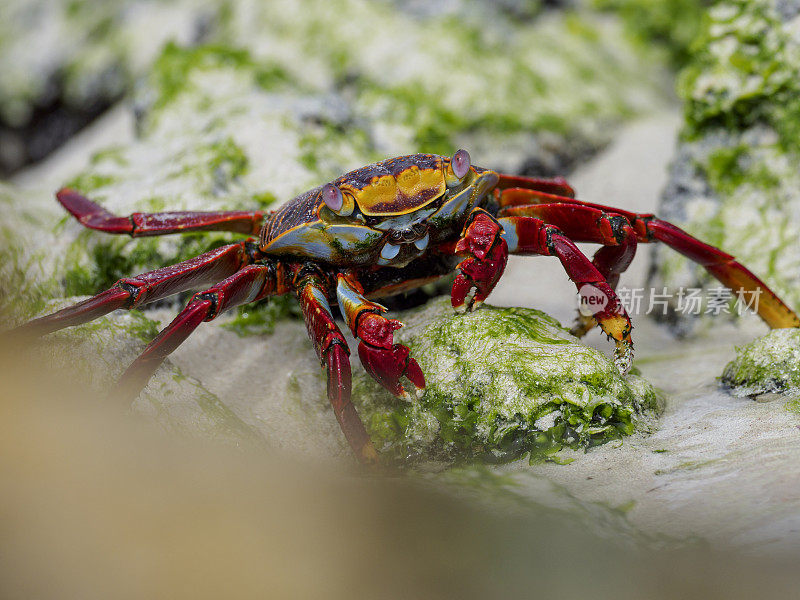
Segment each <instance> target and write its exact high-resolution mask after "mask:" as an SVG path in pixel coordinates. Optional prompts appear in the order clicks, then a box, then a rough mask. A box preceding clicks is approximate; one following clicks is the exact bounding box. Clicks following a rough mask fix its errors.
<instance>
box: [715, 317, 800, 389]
mask: <svg viewBox="0 0 800 600" xmlns="http://www.w3.org/2000/svg"><path fill="white" fill-rule="evenodd" d="M722 382H723V383H724V384H725V385H727V386H729V387H730V388H731V389H732V390H733V391H734V393H736V394H737V395H741V396H747V395H755V394H763V393H769V392H794V393H800V329H774V330H772V331H770V332H769V333H768V334H767V335H765V336H764V337H762V338H759V339H757V340H755V341H753V342H751V343H749V344H747V345H746V346H743V347H741V348H737V349H736V358H735V359H734V360H732V361H731V362H730V363H728V365H727V366H726V367H725V371H724V372H723V373H722Z"/></svg>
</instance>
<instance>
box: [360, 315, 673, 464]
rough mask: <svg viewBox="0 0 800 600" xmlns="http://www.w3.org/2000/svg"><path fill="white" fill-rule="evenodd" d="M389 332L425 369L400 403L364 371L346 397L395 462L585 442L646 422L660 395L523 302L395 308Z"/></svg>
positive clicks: (490, 456) (536, 454)
mask: <svg viewBox="0 0 800 600" xmlns="http://www.w3.org/2000/svg"><path fill="white" fill-rule="evenodd" d="M401 318H402V319H404V321H405V322H406V323H407V326H406V327H405V328H403V329H401V330H399V331H398V332H397V333H396V334H395V335H396V339H397V341H399V342H401V343H405V344H407V345H408V346H409V348H411V351H412V355H413V356H414V357H415V358H416V360H417V361H418V362H419V364H420V367H421V368H422V370H423V372H424V373H425V376H426V383H427V387H426V390H425V394H424V395H423V396H422V397H421V398H420V399H414V400H411V401H403V400H398V399H397V398H394V397H393V396H391V395H390V394H388V393H387V392H385V391H384V390H383V389H382V388H381V387H380V386H378V384H376V383H375V382H374V381H373V380H372V379H371V378H369V377H368V376H367V375H366V374H364V373H363V371H359V372H358V373H357V374H356V376H355V378H354V392H353V395H354V402H355V403H356V406H357V407H358V409H359V411H360V413H361V415H362V416H363V418H364V420H365V422H366V424H367V428H368V430H369V431H370V433H371V435H372V437H373V439H374V440H375V441H376V443H377V445H378V448H379V450H380V451H381V452H383V453H384V454H386V455H388V456H391V457H394V458H395V459H402V460H404V461H407V460H411V461H414V460H421V459H431V458H433V459H438V460H444V461H459V460H464V459H476V458H477V459H482V460H487V461H491V462H496V461H500V462H502V461H508V460H512V459H515V458H518V457H520V456H522V455H525V454H529V455H530V457H531V460H537V459H542V458H544V457H546V456H548V455H551V454H552V453H553V452H556V451H557V450H559V449H561V448H564V447H570V448H586V447H590V446H593V445H597V444H600V443H603V442H606V441H608V440H611V439H618V438H620V437H622V436H625V435H629V434H631V433H633V431H634V430H635V429H636V427H637V426H639V425H645V426H647V425H648V424H650V423H651V419H652V417H653V416H654V415H656V414H657V413H658V412H659V409H660V402H661V400H660V398H659V396H658V394H657V393H656V391H655V390H654V389H653V387H652V386H651V385H650V384H649V383H647V382H646V381H644V380H643V379H641V378H640V377H637V376H635V375H631V376H629V377H622V376H621V375H620V374H619V372H618V371H617V369H616V368H615V366H614V363H613V361H612V360H610V359H609V358H607V357H606V356H605V355H604V354H603V353H601V352H599V351H597V350H594V349H592V348H589V347H587V346H585V345H583V344H582V343H581V342H579V341H578V340H577V339H576V338H574V337H573V336H572V335H570V334H569V333H568V332H567V330H565V329H564V328H562V327H561V325H560V324H559V323H558V322H557V321H555V320H554V319H553V318H552V317H549V316H547V315H546V314H544V313H542V312H540V311H537V310H532V309H522V308H497V307H492V306H484V307H482V308H481V309H480V310H478V311H476V312H474V313H470V314H466V315H460V314H454V313H453V310H452V307H451V306H450V303H449V301H448V300H447V299H440V300H435V301H433V302H431V303H430V304H428V305H427V306H426V307H424V308H422V309H417V310H415V311H412V312H409V313H406V314H404V315H401Z"/></svg>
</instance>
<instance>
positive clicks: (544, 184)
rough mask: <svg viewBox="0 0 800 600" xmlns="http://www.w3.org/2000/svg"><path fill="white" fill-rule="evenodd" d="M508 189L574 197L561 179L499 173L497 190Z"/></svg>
mask: <svg viewBox="0 0 800 600" xmlns="http://www.w3.org/2000/svg"><path fill="white" fill-rule="evenodd" d="M508 188H522V189H527V190H536V191H539V192H545V193H548V194H561V195H562V196H568V197H570V198H574V197H575V190H573V189H572V186H571V185H570V184H569V183H567V180H566V179H564V178H563V177H553V178H552V179H551V178H540V177H521V176H518V175H504V174H502V173H500V179H499V181H498V182H497V189H498V190H505V189H508Z"/></svg>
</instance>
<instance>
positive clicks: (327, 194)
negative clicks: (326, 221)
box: [322, 183, 344, 212]
mask: <svg viewBox="0 0 800 600" xmlns="http://www.w3.org/2000/svg"><path fill="white" fill-rule="evenodd" d="M322 201H323V202H324V203H325V205H326V206H327V207H328V208H330V209H331V210H332V211H333V212H338V211H340V210H342V204H344V198H343V197H342V190H340V189H339V188H338V187H336V186H335V185H333V184H331V183H326V184H325V186H323V188H322Z"/></svg>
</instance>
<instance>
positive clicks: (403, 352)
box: [356, 312, 425, 399]
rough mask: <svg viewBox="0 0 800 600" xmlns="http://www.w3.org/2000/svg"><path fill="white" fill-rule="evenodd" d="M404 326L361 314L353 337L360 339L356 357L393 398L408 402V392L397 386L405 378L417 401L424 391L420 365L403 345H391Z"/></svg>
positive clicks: (396, 321)
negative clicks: (398, 331)
mask: <svg viewBox="0 0 800 600" xmlns="http://www.w3.org/2000/svg"><path fill="white" fill-rule="evenodd" d="M402 326H403V323H401V322H400V321H398V320H396V319H387V318H386V317H383V316H381V315H379V314H377V313H374V312H364V313H362V314H361V315H360V316H359V318H358V325H357V328H356V335H357V336H358V337H359V338H360V340H361V341H360V342H359V344H358V357H359V358H360V359H361V364H362V365H363V366H364V369H365V370H366V371H367V373H369V374H370V375H371V376H372V377H373V378H374V379H375V381H377V382H378V383H380V384H381V385H382V386H383V387H385V388H386V389H387V390H389V391H390V392H391V393H392V394H394V395H395V396H398V397H400V398H405V399H410V396H411V395H410V393H409V391H408V390H407V389H406V388H404V387H403V385H402V384H401V383H400V379H401V378H402V377H405V378H406V379H407V380H408V382H410V384H411V386H412V387H413V389H412V391H413V392H414V394H415V395H416V396H417V397H420V396H421V395H422V393H423V392H424V390H425V376H424V375H423V374H422V369H420V368H419V364H418V363H417V361H416V360H414V359H413V358H412V357H411V351H410V350H409V349H408V348H407V347H406V346H403V345H402V344H395V343H394V335H393V332H394V331H396V330H398V329H400V328H401V327H402Z"/></svg>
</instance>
